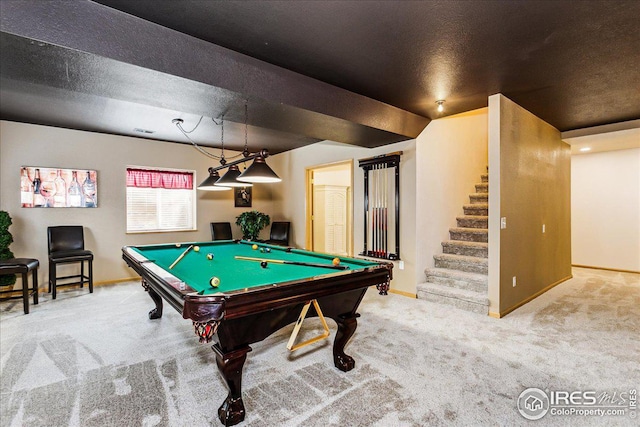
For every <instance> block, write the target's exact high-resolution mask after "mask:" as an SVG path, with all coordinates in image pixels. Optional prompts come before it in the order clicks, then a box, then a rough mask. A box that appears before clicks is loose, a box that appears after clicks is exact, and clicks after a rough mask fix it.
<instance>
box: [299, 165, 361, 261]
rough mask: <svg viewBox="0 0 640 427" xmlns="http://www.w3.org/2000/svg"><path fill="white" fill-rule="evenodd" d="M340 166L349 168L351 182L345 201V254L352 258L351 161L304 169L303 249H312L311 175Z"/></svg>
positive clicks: (352, 196)
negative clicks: (304, 231)
mask: <svg viewBox="0 0 640 427" xmlns="http://www.w3.org/2000/svg"><path fill="white" fill-rule="evenodd" d="M342 165H345V166H348V167H349V169H350V176H351V182H350V183H349V188H350V190H351V191H350V193H349V194H350V197H349V200H348V201H347V253H348V254H349V256H353V198H354V195H353V159H349V160H341V161H338V162H332V163H323V164H320V165H314V166H308V167H306V168H305V207H306V212H305V229H306V233H305V247H306V248H307V249H309V250H312V249H313V173H314V171H317V170H321V169H326V168H332V167H336V166H342Z"/></svg>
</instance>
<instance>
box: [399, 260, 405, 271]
mask: <svg viewBox="0 0 640 427" xmlns="http://www.w3.org/2000/svg"><path fill="white" fill-rule="evenodd" d="M398 268H399V269H400V270H404V261H400V262H399V263H398Z"/></svg>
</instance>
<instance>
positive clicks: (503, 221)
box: [500, 216, 507, 230]
mask: <svg viewBox="0 0 640 427" xmlns="http://www.w3.org/2000/svg"><path fill="white" fill-rule="evenodd" d="M500 228H501V229H503V230H504V229H505V228H507V217H506V216H503V217H502V218H500Z"/></svg>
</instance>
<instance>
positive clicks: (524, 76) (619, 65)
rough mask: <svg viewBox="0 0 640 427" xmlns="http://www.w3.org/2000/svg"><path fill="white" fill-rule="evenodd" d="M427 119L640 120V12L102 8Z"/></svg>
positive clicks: (141, 0)
mask: <svg viewBox="0 0 640 427" xmlns="http://www.w3.org/2000/svg"><path fill="white" fill-rule="evenodd" d="M99 2H100V3H103V4H107V5H110V6H112V7H115V8H118V9H120V10H123V11H125V12H127V13H131V14H134V15H136V16H140V17H142V18H144V19H147V20H150V21H153V22H156V23H158V24H160V25H163V26H166V27H169V28H173V29H175V30H177V31H180V32H184V33H186V34H190V35H193V36H194V37H198V38H200V39H202V40H206V41H209V42H211V43H215V44H218V45H220V46H224V47H227V48H229V49H232V50H234V51H237V52H242V53H244V54H246V55H249V56H251V57H254V58H257V59H260V60H263V61H266V62H269V63H272V64H275V65H278V66H280V67H283V68H286V69H290V70H293V71H295V72H298V73H301V74H304V75H307V76H310V77H313V78H315V79H318V80H321V81H324V82H327V83H329V84H331V85H335V86H338V87H341V88H344V89H347V90H350V91H353V92H356V93H359V94H361V95H364V96H367V97H370V98H373V99H377V100H380V101H382V102H385V103H387V104H390V105H394V106H396V107H399V108H401V109H403V110H407V111H411V112H413V113H416V114H419V115H421V116H424V117H429V118H431V119H434V118H438V113H437V112H436V104H435V101H436V100H438V99H446V101H447V102H446V104H445V105H446V107H447V108H446V113H447V114H455V113H460V112H464V111H469V110H471V109H476V108H480V107H485V106H487V98H488V96H490V95H493V94H495V93H503V94H504V95H505V96H507V97H509V98H511V99H512V100H514V101H515V102H517V103H518V104H520V105H522V106H523V107H524V108H526V109H528V110H529V111H532V112H533V113H534V114H536V115H538V116H539V117H541V118H543V119H544V120H546V121H548V122H549V123H551V124H552V125H553V126H555V127H557V128H558V129H559V130H561V131H565V130H569V129H576V128H583V127H588V126H595V125H600V124H606V123H614V122H620V121H625V120H630V119H635V118H640V92H639V91H638V90H637V88H638V87H640V73H639V72H638V69H640V26H639V25H638V22H640V1H637V0H631V1H583V2H580V1H561V0H558V1H512V0H505V1H451V0H441V1H415V2H397V1H367V2H358V1H315V2H272V1H225V2H204V1H174V2H166V1H165V2H154V1H153V0H138V1H135V2H132V1H127V0H99Z"/></svg>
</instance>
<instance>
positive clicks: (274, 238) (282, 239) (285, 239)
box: [265, 221, 291, 246]
mask: <svg viewBox="0 0 640 427" xmlns="http://www.w3.org/2000/svg"><path fill="white" fill-rule="evenodd" d="M289 228H291V223H290V222H288V221H274V222H272V223H271V232H270V233H269V240H266V241H265V243H270V244H272V245H280V246H289Z"/></svg>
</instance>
